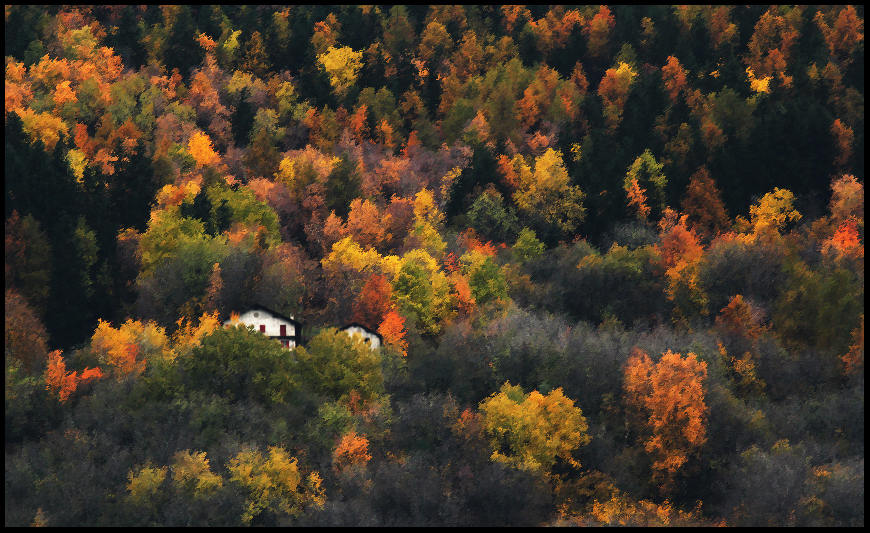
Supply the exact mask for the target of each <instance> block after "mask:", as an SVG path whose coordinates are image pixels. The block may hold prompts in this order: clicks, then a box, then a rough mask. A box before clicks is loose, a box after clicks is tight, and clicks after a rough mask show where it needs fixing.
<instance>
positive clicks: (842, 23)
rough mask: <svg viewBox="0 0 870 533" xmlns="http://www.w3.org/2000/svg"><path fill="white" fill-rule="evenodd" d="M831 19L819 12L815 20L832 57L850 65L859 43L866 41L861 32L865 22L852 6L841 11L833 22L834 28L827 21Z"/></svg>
mask: <svg viewBox="0 0 870 533" xmlns="http://www.w3.org/2000/svg"><path fill="white" fill-rule="evenodd" d="M829 18H830V17H826V16H825V15H823V14H822V12H821V11H818V12H817V13H816V16H815V18H814V19H813V20H814V22H815V23H816V24H817V25H818V26H819V29H820V30H821V31H822V35H824V37H825V43H826V44H827V45H828V50H829V51H830V54H831V57H833V58H835V59H838V60H841V61H844V62H845V63H847V64H848V63H849V62H851V60H852V58H851V55H852V52H854V51H855V49H856V48H857V46H858V42H860V41H862V40H863V39H864V33H863V32H862V31H861V30H862V29H863V26H864V21H863V20H861V19H860V18H859V17H858V13H857V11H856V10H855V7H854V6H851V5H849V6H846V7H844V8H842V9H841V10H840V13H839V15H838V16H837V20H836V21H833V28H832V27H831V25H830V22H831V21H830V20H826V19H829Z"/></svg>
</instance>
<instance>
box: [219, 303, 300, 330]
mask: <svg viewBox="0 0 870 533" xmlns="http://www.w3.org/2000/svg"><path fill="white" fill-rule="evenodd" d="M255 309H258V310H260V311H265V312H267V313H269V314H271V315H272V316H275V317H277V318H280V319H281V320H286V321H287V322H293V324H295V325H297V326H299V327H300V328H301V327H302V322H299V321H298V320H294V319H292V318H290V317H289V316H286V315H282V314H281V313H279V312H277V311H273V310H271V309H269V308H268V307H266V306H264V305H260V304H254V305H251V306H249V307H248V308H247V309H245V310H244V311H242V312H241V313H239V314H242V315H243V314H245V313H247V312H248V311H253V310H255ZM230 316H232V315H230ZM230 316H226V317H224V318H223V319H221V323H222V324H223V323H224V322H226V321H227V320H229V319H230Z"/></svg>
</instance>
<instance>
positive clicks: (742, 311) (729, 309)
mask: <svg viewBox="0 0 870 533" xmlns="http://www.w3.org/2000/svg"><path fill="white" fill-rule="evenodd" d="M760 318H761V317H760V314H759V312H758V310H757V309H754V308H753V307H752V305H751V304H749V303H748V302H744V301H743V296H742V295H740V294H737V295H735V296H734V297H733V298H731V302H729V303H728V305H727V306H725V307H724V308H722V311H721V312H720V314H719V316H717V317H716V325H718V326H719V327H720V328H723V329H725V331H727V332H729V333H736V334H738V335H743V336H746V337H749V338H752V339H757V338H758V336H759V335H761V333H762V332H763V331H764V327H762V326H760V325H759V322H760V321H761V320H760Z"/></svg>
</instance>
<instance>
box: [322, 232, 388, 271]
mask: <svg viewBox="0 0 870 533" xmlns="http://www.w3.org/2000/svg"><path fill="white" fill-rule="evenodd" d="M320 263H321V264H322V265H323V268H324V269H325V270H331V271H338V270H340V269H341V268H342V267H350V268H353V269H354V270H358V271H360V272H374V271H376V270H377V267H378V266H379V265H380V263H381V256H380V254H378V252H377V251H376V250H373V249H368V250H364V249H363V248H362V247H361V246H360V245H359V244H357V242H356V241H354V240H353V237H345V238H343V239H341V240H340V241H338V242H337V243H335V244H333V245H332V251H330V252H329V254H328V255H327V256H326V257H324V258H323V260H322V261H321V262H320Z"/></svg>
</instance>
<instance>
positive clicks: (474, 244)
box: [457, 228, 503, 257]
mask: <svg viewBox="0 0 870 533" xmlns="http://www.w3.org/2000/svg"><path fill="white" fill-rule="evenodd" d="M457 244H458V245H459V246H464V247H465V248H467V249H468V250H469V251H478V252H480V253H482V254H483V255H487V256H490V257H493V256H494V255H495V254H496V253H497V252H498V250H497V249H496V246H495V245H494V244H492V241H487V242H486V243H483V242H481V241H480V239H479V238H478V235H477V233H476V232H475V231H474V230H473V229H472V228H468V229H467V230H465V231H463V232H462V233H460V234H459V236H458V237H457ZM502 246H503V245H502Z"/></svg>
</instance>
